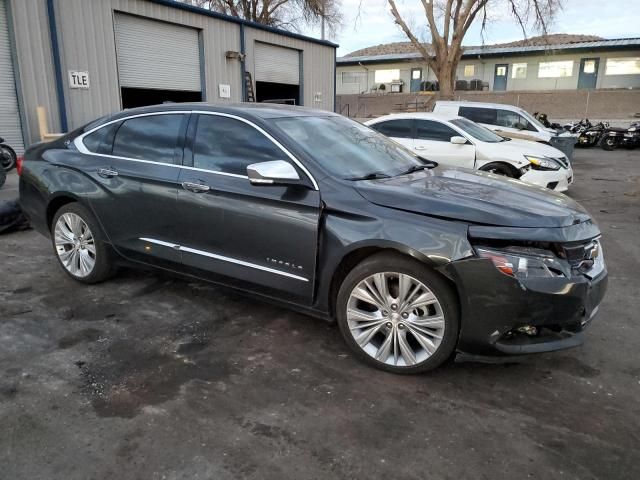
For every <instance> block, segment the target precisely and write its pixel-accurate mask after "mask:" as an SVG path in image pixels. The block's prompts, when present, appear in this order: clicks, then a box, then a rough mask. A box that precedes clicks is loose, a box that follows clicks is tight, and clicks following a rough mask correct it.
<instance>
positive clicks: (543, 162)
mask: <svg viewBox="0 0 640 480" xmlns="http://www.w3.org/2000/svg"><path fill="white" fill-rule="evenodd" d="M524 158H526V159H527V160H528V161H529V162H530V163H531V168H533V169H534V170H560V164H559V163H558V162H556V161H555V160H553V159H552V158H547V157H536V156H534V155H525V156H524Z"/></svg>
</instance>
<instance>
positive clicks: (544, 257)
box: [475, 247, 564, 279]
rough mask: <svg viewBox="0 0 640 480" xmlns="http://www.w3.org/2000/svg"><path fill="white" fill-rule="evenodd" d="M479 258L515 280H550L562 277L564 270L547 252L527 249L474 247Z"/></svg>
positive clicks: (554, 257) (551, 254)
mask: <svg viewBox="0 0 640 480" xmlns="http://www.w3.org/2000/svg"><path fill="white" fill-rule="evenodd" d="M475 250H476V253H477V254H478V256H479V257H481V258H487V259H489V260H491V262H493V265H494V266H495V267H496V268H497V269H498V270H499V271H500V272H502V273H504V274H505V275H508V276H510V277H515V278H517V279H526V278H552V277H562V276H564V272H563V271H564V268H563V267H562V265H560V263H559V262H558V259H557V257H556V256H555V255H554V254H553V252H550V251H548V250H543V249H540V248H529V247H506V248H500V249H498V248H487V247H476V248H475Z"/></svg>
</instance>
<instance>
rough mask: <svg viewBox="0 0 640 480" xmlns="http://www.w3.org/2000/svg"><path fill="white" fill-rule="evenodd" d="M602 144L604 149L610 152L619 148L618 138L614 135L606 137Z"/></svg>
mask: <svg viewBox="0 0 640 480" xmlns="http://www.w3.org/2000/svg"><path fill="white" fill-rule="evenodd" d="M600 146H601V147H602V149H603V150H606V151H608V152H610V151H612V150H615V149H616V148H618V140H616V139H615V138H613V137H604V138H603V139H602V140H601V141H600Z"/></svg>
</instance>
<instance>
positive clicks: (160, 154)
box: [111, 114, 186, 163]
mask: <svg viewBox="0 0 640 480" xmlns="http://www.w3.org/2000/svg"><path fill="white" fill-rule="evenodd" d="M185 118H186V115H183V114H163V115H150V116H146V117H136V118H131V119H129V120H125V121H124V122H123V123H122V126H121V127H120V128H119V129H118V131H117V132H116V135H115V138H114V140H113V150H112V152H111V153H112V154H113V155H115V156H117V157H127V158H136V159H140V160H150V161H153V162H161V163H174V157H175V152H176V146H177V144H178V137H179V135H180V127H181V126H182V122H183V121H184V120H185Z"/></svg>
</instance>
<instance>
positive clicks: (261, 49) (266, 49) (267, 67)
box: [254, 42, 300, 85]
mask: <svg viewBox="0 0 640 480" xmlns="http://www.w3.org/2000/svg"><path fill="white" fill-rule="evenodd" d="M254 58H255V66H256V82H271V83H284V84H287V85H299V84H300V52H299V51H298V50H294V49H292V48H285V47H278V46H276V45H270V44H268V43H260V42H256V45H255V52H254Z"/></svg>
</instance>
